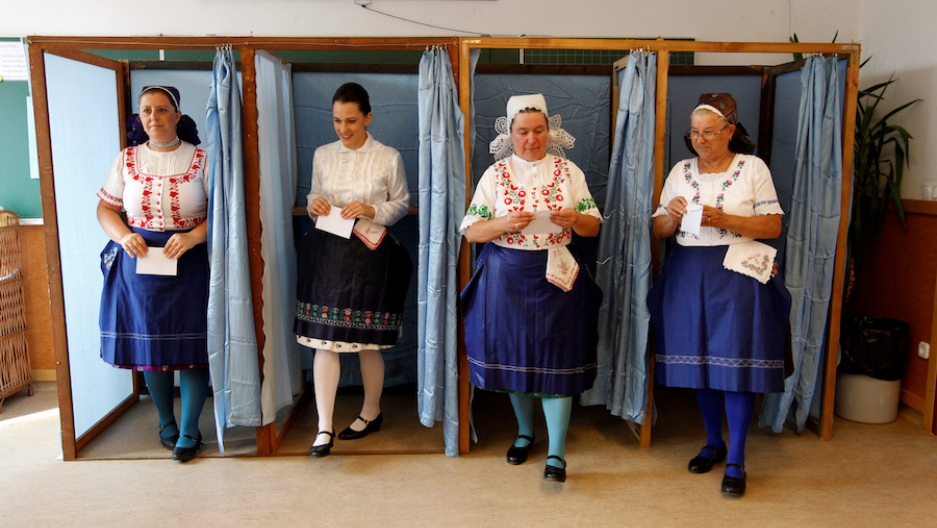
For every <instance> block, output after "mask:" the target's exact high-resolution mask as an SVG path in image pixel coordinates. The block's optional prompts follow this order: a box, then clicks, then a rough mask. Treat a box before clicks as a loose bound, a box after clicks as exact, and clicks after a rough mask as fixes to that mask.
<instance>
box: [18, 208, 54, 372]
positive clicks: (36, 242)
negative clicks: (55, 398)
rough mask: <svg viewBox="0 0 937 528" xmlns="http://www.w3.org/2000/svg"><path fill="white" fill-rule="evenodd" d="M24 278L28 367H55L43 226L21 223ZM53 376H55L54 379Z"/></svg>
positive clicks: (48, 368) (42, 368) (38, 368)
mask: <svg viewBox="0 0 937 528" xmlns="http://www.w3.org/2000/svg"><path fill="white" fill-rule="evenodd" d="M20 235H21V236H20V244H21V249H22V251H23V280H24V283H25V294H26V325H27V332H26V346H27V347H29V366H30V367H31V368H32V369H34V370H54V369H55V349H54V347H53V344H52V310H51V305H50V304H49V303H50V301H49V281H48V276H47V274H46V240H45V233H44V232H43V227H42V226H41V225H38V226H21V227H20ZM53 379H54V378H53Z"/></svg>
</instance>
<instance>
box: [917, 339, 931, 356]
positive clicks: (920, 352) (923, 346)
mask: <svg viewBox="0 0 937 528" xmlns="http://www.w3.org/2000/svg"><path fill="white" fill-rule="evenodd" d="M917 357H919V358H921V359H928V358H930V343H925V342H924V341H921V342H920V343H918V344H917Z"/></svg>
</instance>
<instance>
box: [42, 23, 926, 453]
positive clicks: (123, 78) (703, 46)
mask: <svg viewBox="0 0 937 528" xmlns="http://www.w3.org/2000/svg"><path fill="white" fill-rule="evenodd" d="M27 42H28V44H29V60H30V70H31V79H32V90H33V107H34V112H35V119H36V133H37V147H38V154H39V168H40V176H41V177H40V188H41V194H42V207H43V216H44V225H45V240H46V255H47V258H48V262H49V265H48V268H47V273H48V280H49V286H50V297H51V309H52V321H53V325H52V328H53V329H52V338H53V346H54V353H55V361H56V377H57V379H58V394H59V410H60V420H61V430H62V450H63V456H64V459H65V460H75V459H76V458H77V456H78V453H79V451H80V450H81V449H82V448H83V447H84V446H86V445H87V444H88V443H89V442H90V441H91V440H92V439H93V438H94V437H95V436H97V435H98V434H100V433H101V432H102V431H103V430H104V429H105V428H106V427H107V426H108V425H110V424H111V423H112V422H113V421H114V420H116V419H117V418H118V417H119V416H120V415H121V414H122V413H123V412H125V411H126V410H127V409H128V408H130V406H132V405H133V403H134V402H136V400H137V399H138V396H139V387H137V385H136V383H135V384H134V388H133V393H132V395H131V396H130V397H129V398H127V399H126V400H125V401H124V402H122V403H121V404H120V405H119V406H118V407H116V408H115V409H113V410H112V411H111V413H110V414H108V415H107V416H105V417H104V418H102V419H101V420H100V421H99V422H98V423H97V424H95V425H94V426H93V427H91V428H90V429H89V430H88V431H87V432H86V433H85V434H83V435H82V436H81V437H80V438H76V436H75V423H74V415H73V408H72V396H71V379H70V372H69V358H68V343H67V336H66V327H65V317H64V316H65V313H64V291H63V284H62V273H61V256H60V248H59V241H58V235H59V233H58V227H57V226H58V218H57V214H56V202H55V188H54V180H53V179H54V167H53V165H52V155H51V153H52V146H51V138H50V129H49V111H48V98H47V92H46V84H45V83H46V78H45V67H44V54H45V53H46V52H48V53H50V54H54V55H60V56H63V57H66V58H71V59H75V60H80V61H83V62H89V63H92V64H96V65H99V66H102V67H105V68H111V69H114V71H115V75H116V77H117V83H118V93H120V94H125V93H126V86H129V66H128V62H127V61H112V60H109V59H104V58H102V57H100V56H97V55H92V54H90V53H86V52H83V51H81V50H84V49H96V50H105V49H115V50H164V49H169V50H203V51H205V50H207V51H210V50H214V49H216V48H217V47H218V46H221V45H228V46H231V48H232V49H233V50H235V51H238V52H239V53H240V56H241V63H240V66H241V72H242V86H243V104H244V107H243V119H244V131H243V132H244V133H243V137H244V155H245V160H244V162H245V185H246V190H245V191H246V192H245V196H246V199H247V203H246V204H245V207H246V212H247V230H248V253H249V267H250V278H251V290H252V300H253V310H254V323H255V329H256V337H257V346H258V361H259V362H261V367H262V362H263V356H262V352H263V349H264V344H265V337H264V331H263V318H262V312H261V310H262V302H263V299H262V289H261V288H262V286H261V284H262V283H261V274H262V269H263V261H262V259H261V253H260V249H261V248H260V235H261V229H262V226H261V223H260V214H259V213H260V200H259V188H260V170H259V157H260V152H259V143H258V137H257V135H258V129H257V97H256V96H257V94H256V77H255V66H254V51H258V50H264V51H268V50H302V51H335V50H343V51H349V50H355V51H423V50H425V49H426V48H428V47H430V46H444V47H446V49H447V50H448V53H449V56H450V60H451V62H452V65H453V72H454V75H455V81H456V84H457V86H458V87H459V105H460V107H461V108H462V111H463V113H464V115H466V116H469V115H470V103H471V97H472V86H471V85H470V79H471V75H470V73H471V72H470V68H471V66H470V64H471V61H470V53H471V51H472V50H473V49H556V50H563V49H566V50H600V51H601V50H608V51H620V50H630V49H647V50H649V51H654V52H657V54H658V73H657V100H656V107H657V117H656V119H657V123H656V130H657V137H656V142H655V148H654V153H655V166H654V174H655V184H654V200H655V201H656V200H657V199H659V196H660V190H661V187H662V186H663V181H664V176H665V174H666V173H665V170H666V168H665V167H664V156H663V152H664V141H665V137H664V134H665V123H666V117H667V115H666V110H667V109H666V96H667V82H668V76H667V74H668V69H669V64H670V54H671V53H676V52H707V53H775V54H789V53H823V54H836V55H839V56H843V57H846V58H847V59H848V62H847V73H846V91H845V97H844V111H843V145H842V151H843V153H845V154H846V155H844V157H843V163H842V170H843V175H844V178H843V191H842V202H841V203H842V207H843V210H844V211H845V210H847V209H848V204H849V197H850V195H851V193H852V189H851V182H852V180H851V178H850V177H848V175H851V174H852V162H853V158H852V156H851V155H849V154H850V153H852V151H853V134H854V130H855V109H856V104H857V97H858V85H859V54H860V46H859V45H858V44H810V43H733V42H695V41H667V40H629V39H546V38H539V39H526V38H452V37H449V38H259V37H223V38H217V37H192V38H186V37H178V38H169V37H100V38H95V37H41V36H35V37H29V38H28V39H27ZM613 102H614V100H613ZM128 104H129V103H128V102H127V101H125V100H124V99H123V98H121V100H120V101H118V106H119V115H120V116H121V118H123V116H125V115H126V113H127V108H128ZM615 110H616V108H615V107H614V105H613V108H612V116H613V119H614V115H615V113H616V112H615ZM470 125H471V124H470V123H469V121H468V119H466V121H465V146H464V148H465V152H466V153H468V154H469V155H467V156H466V190H467V194H466V207H467V206H468V203H467V201H468V199H469V197H470V195H471V191H472V189H473V185H472V176H471V166H470V164H469V163H470V161H469V160H470V159H471V156H470V153H471V150H470V140H471V137H470ZM612 130H614V127H612ZM125 141H126V140H125V139H124V138H121V146H125ZM847 227H848V216H847V215H842V216H841V219H840V226H839V240H838V242H837V251H836V259H835V265H834V279H833V293H832V295H833V298H832V302H831V306H830V315H829V334H828V340H827V341H828V348H827V351H826V353H827V357H826V362H825V372H824V385H823V398H822V410H821V415H820V417H819V423H818V424H811V425H812V426H816V428H817V432H818V434H819V436H820V438H821V439H823V440H830V439H832V425H833V401H834V398H835V384H836V357H837V344H838V342H839V323H840V313H841V309H842V288H843V280H842V278H843V274H844V270H845V257H844V256H845V244H846V230H847ZM467 246H468V244H467V243H466V242H465V241H464V239H463V241H462V251H461V256H460V262H459V267H458V269H459V284H460V287H461V286H464V284H465V283H466V282H467V281H468V278H469V275H470V262H469V252H468V251H467ZM461 332H462V328H461V325H460V336H461ZM467 372H468V366H467V358H466V355H465V350H464V343H463V341H462V340H461V339H460V342H459V390H458V394H459V451H460V452H463V453H466V452H468V451H469V441H470V432H469V406H470V398H469V380H468V376H467ZM648 379H649V382H648V386H647V390H648V395H649V399H648V402H649V403H648V406H649V411H650V405H651V402H652V401H653V399H652V397H653V375H652V373H651V375H649V378H648ZM929 394H930V395H932V394H933V391H930V393H929ZM928 408H929V409H933V401H931V402H929V406H925V409H928ZM295 409H296V407H295V406H294V408H293V410H292V411H295ZM292 411H291V413H290V415H289V416H288V417H287V418H286V420H285V422H284V423H283V424H282V427H281V428H280V430H279V431H277V424H276V423H271V424H269V425H267V426H261V427H257V428H256V448H257V455H269V454H271V453H274V452H275V451H276V450H277V449H278V447H279V445H280V443H281V441H282V439H283V436H284V435H285V434H286V432H287V431H288V429H289V426H290V424H291V423H292V419H293V412H292ZM650 415H651V414H650V412H648V416H650ZM932 415H933V412H931V413H927V412H925V421H927V420H928V419H931V420H932V419H933V416H932ZM633 430H634V431H635V434H636V435H637V436H638V437H639V440H640V445H641V446H645V447H646V446H649V445H650V442H651V427H649V426H648V427H633Z"/></svg>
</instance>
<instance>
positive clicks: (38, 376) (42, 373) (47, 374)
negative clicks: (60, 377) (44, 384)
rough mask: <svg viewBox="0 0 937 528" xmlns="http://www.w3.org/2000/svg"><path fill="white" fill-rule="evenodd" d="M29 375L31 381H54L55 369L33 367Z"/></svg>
mask: <svg viewBox="0 0 937 528" xmlns="http://www.w3.org/2000/svg"><path fill="white" fill-rule="evenodd" d="M30 375H31V376H32V377H33V381H55V369H33V370H31V371H30Z"/></svg>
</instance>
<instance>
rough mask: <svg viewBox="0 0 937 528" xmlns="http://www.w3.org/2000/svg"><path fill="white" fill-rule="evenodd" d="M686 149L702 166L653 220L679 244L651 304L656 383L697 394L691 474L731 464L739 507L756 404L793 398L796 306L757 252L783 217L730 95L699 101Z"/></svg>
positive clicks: (672, 182)
mask: <svg viewBox="0 0 937 528" xmlns="http://www.w3.org/2000/svg"><path fill="white" fill-rule="evenodd" d="M685 139H686V141H687V146H688V147H689V148H690V150H691V151H692V152H693V153H694V154H696V155H697V157H695V158H691V159H687V160H683V161H681V162H679V163H677V165H676V166H675V167H674V168H673V170H672V171H670V175H669V176H668V177H667V181H666V182H665V183H664V188H663V190H662V192H661V197H660V205H659V206H658V208H657V211H656V212H655V213H654V218H653V230H654V236H655V237H657V238H661V239H663V238H669V237H671V236H675V237H676V241H677V244H675V245H674V247H673V249H672V250H671V252H670V254H669V255H668V256H667V260H666V262H665V263H664V266H663V269H662V270H661V274H660V277H659V278H658V279H657V282H656V283H655V284H654V286H653V288H652V289H651V291H650V293H649V294H648V308H649V309H650V313H651V321H652V323H653V326H654V333H655V335H656V338H657V339H656V347H657V348H656V349H657V356H656V365H655V371H654V375H655V379H656V381H657V383H660V384H662V385H666V386H669V387H686V388H691V389H696V396H697V401H698V403H699V407H700V411H702V415H703V423H704V425H705V426H706V437H707V439H706V445H705V446H704V447H703V449H702V450H701V451H700V453H699V455H698V456H696V457H695V458H693V459H692V460H690V463H689V466H688V469H689V470H690V472H692V473H706V472H708V471H709V470H710V469H712V467H713V466H714V465H715V464H718V463H720V462H722V461H724V460H726V458H727V457H728V463H727V464H726V471H725V476H724V478H723V480H722V492H723V493H724V494H726V495H730V496H741V495H743V494H744V493H745V487H746V475H745V439H746V437H747V434H748V426H749V423H750V421H751V417H752V413H753V411H754V407H755V394H756V393H759V392H761V393H767V392H783V391H784V378H785V376H786V375H787V374H788V373H789V372H788V371H787V369H786V367H789V364H788V363H789V362H786V361H785V344H786V340H787V327H788V315H789V313H790V306H791V296H790V294H789V293H788V291H787V289H786V288H785V286H784V280H783V278H782V276H781V275H780V274H778V269H777V266H776V264H775V262H774V259H775V255H776V251H775V250H774V249H773V248H772V247H771V246H768V245H767V244H764V243H761V242H758V241H757V240H756V239H759V238H760V239H771V238H777V237H778V236H779V235H780V233H781V215H782V214H784V213H783V211H782V210H781V205H780V203H779V202H778V196H777V192H776V190H775V188H774V182H773V181H772V179H771V172H770V171H769V170H768V167H767V165H765V163H764V162H763V161H761V160H760V159H759V158H757V157H755V156H752V155H751V153H752V152H753V151H754V148H755V146H754V145H753V144H752V143H751V141H749V140H748V138H747V137H746V133H745V129H744V128H742V125H741V124H740V123H739V122H738V111H737V108H736V103H735V99H734V98H733V97H732V95H730V94H727V93H707V94H703V95H702V96H700V99H699V103H698V105H697V107H696V109H695V110H693V112H692V114H691V115H690V130H689V131H688V132H687V134H686V138H685ZM694 210H695V211H694ZM688 211H690V212H693V213H694V214H701V216H702V219H701V220H698V222H699V224H698V226H697V225H693V226H690V227H688V226H686V225H683V218H684V215H686V214H687V212H688ZM723 411H725V414H726V417H727V418H728V424H729V440H730V443H729V445H728V447H727V446H726V443H725V442H724V441H723V439H722V413H723Z"/></svg>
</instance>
